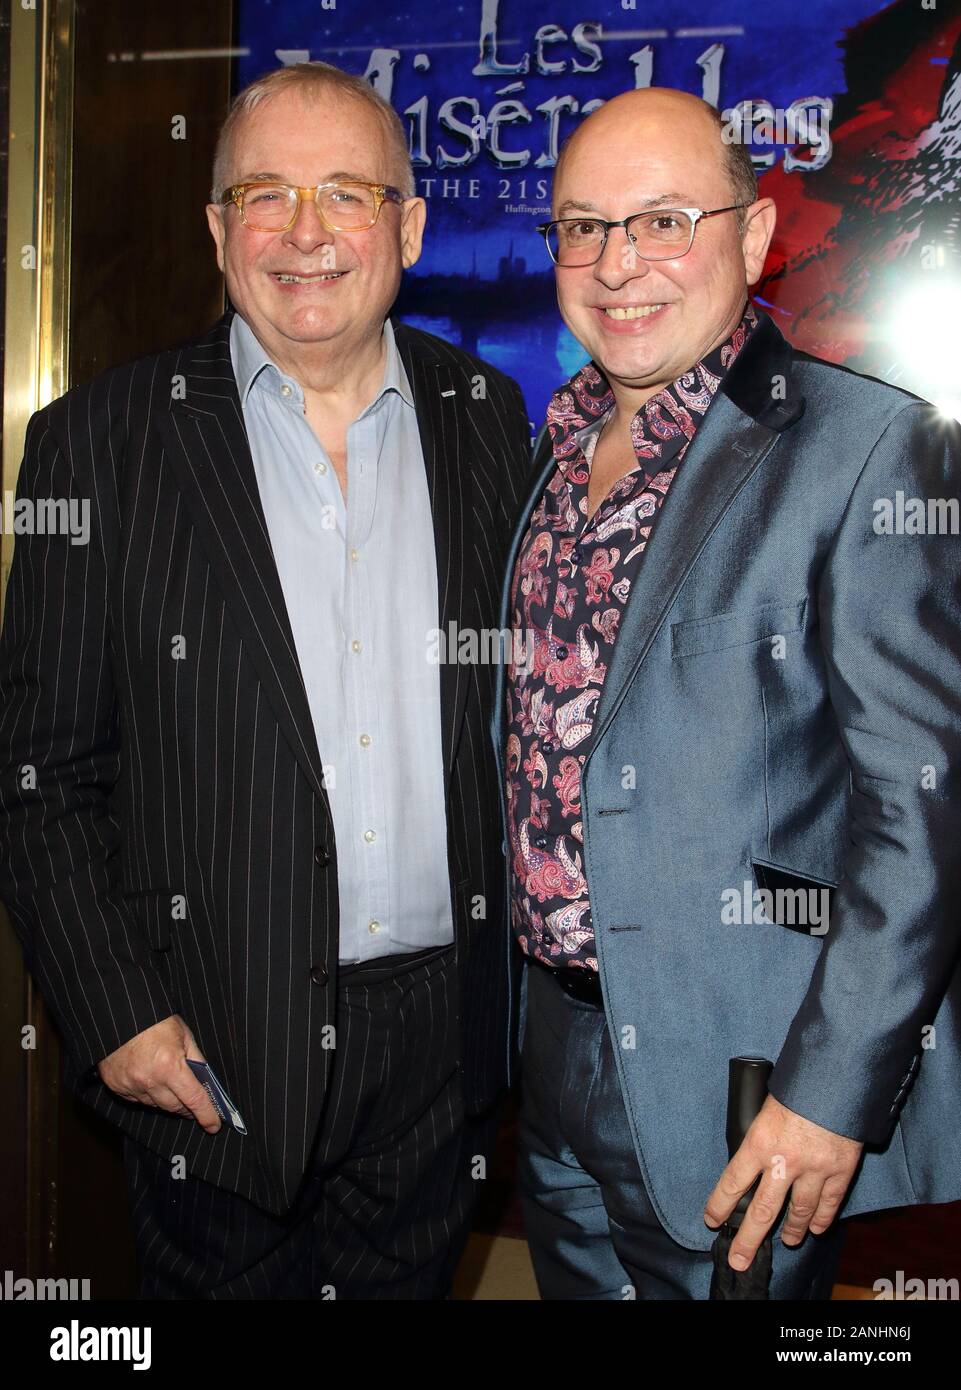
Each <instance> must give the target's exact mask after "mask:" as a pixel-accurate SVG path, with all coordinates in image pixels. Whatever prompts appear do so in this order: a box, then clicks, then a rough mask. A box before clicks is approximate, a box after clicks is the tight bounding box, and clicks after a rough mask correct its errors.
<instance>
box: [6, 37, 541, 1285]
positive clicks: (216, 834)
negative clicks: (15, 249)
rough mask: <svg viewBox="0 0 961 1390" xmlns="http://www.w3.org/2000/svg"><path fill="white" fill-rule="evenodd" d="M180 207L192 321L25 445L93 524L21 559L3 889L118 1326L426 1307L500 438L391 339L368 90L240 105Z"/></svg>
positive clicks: (354, 87)
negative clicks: (103, 1153)
mask: <svg viewBox="0 0 961 1390" xmlns="http://www.w3.org/2000/svg"><path fill="white" fill-rule="evenodd" d="M206 213H207V219H208V223H209V227H210V231H211V233H212V236H213V239H214V243H215V246H216V252H217V257H218V261H219V264H220V267H221V269H222V270H223V271H224V273H225V276H226V287H227V293H228V296H229V300H230V306H231V307H230V309H229V310H228V312H227V313H226V314H225V315H224V317H223V318H222V319H221V320H220V322H219V323H218V324H216V325H215V327H214V328H213V330H212V331H210V332H209V333H207V334H206V335H205V336H204V337H203V338H201V339H199V340H198V341H196V342H194V343H191V344H189V345H188V346H187V347H185V348H183V349H177V350H174V351H171V352H167V353H163V354H160V355H159V356H157V357H153V358H149V359H145V360H143V361H140V362H137V363H134V364H132V365H131V366H129V367H124V368H119V369H117V370H115V371H113V372H110V373H108V374H106V376H104V377H100V378H98V379H97V380H96V381H94V382H92V383H90V384H89V385H87V386H82V387H78V388H77V389H76V390H74V391H71V392H70V393H69V394H68V395H67V396H66V397H64V398H63V400H61V401H57V402H54V403H53V404H52V405H51V406H50V407H48V408H47V409H46V410H44V411H42V412H40V413H39V414H38V415H37V416H35V417H34V419H33V420H32V421H31V426H30V430H29V432H28V437H27V447H26V457H25V460H24V467H23V472H22V475H21V488H22V489H24V490H26V491H27V492H31V491H33V492H36V493H39V494H44V495H45V494H48V493H49V492H50V491H53V492H54V493H55V494H58V493H62V495H64V496H65V497H67V496H69V497H71V498H72V497H74V496H75V495H77V492H78V490H79V492H80V495H82V496H85V497H90V498H92V499H93V506H92V507H91V511H92V513H93V515H94V517H96V518H97V526H96V528H95V530H96V535H95V536H93V537H92V540H91V544H90V545H89V546H88V547H83V548H78V547H71V546H70V545H69V544H66V545H60V544H58V542H57V540H56V538H54V539H51V538H50V537H44V536H30V537H22V538H18V543H17V548H16V554H15V556H14V561H13V573H12V576H11V582H10V588H9V591H8V597H7V604H6V612H5V624H4V630H3V645H2V650H0V691H2V698H0V708H2V711H3V712H4V713H2V714H0V720H2V732H0V808H2V821H3V837H2V838H3V843H4V844H5V845H6V846H7V847H8V849H7V851H6V852H5V853H4V854H3V855H2V857H0V890H2V892H3V896H4V898H5V900H6V902H7V905H8V907H9V909H10V913H11V916H12V918H13V919H14V921H15V923H16V924H17V927H18V929H19V930H20V932H21V935H22V937H23V940H24V943H25V946H26V947H27V950H28V954H29V958H30V962H31V965H32V966H33V968H34V970H35V972H36V974H37V977H38V979H39V980H40V982H41V984H42V986H43V987H44V990H45V993H46V995H47V997H48V999H49V1001H50V1003H51V1005H52V1007H53V1009H54V1011H55V1013H56V1015H57V1018H58V1020H59V1023H60V1026H61V1029H62V1031H63V1035H64V1042H65V1048H66V1052H67V1054H68V1055H69V1058H70V1063H71V1067H72V1068H73V1075H74V1077H75V1078H76V1080H77V1084H78V1086H82V1087H83V1088H84V1089H83V1094H84V1095H85V1098H86V1099H87V1100H89V1102H90V1103H91V1104H92V1105H93V1106H94V1107H95V1108H96V1109H97V1110H98V1111H99V1112H100V1113H101V1114H103V1115H104V1116H106V1117H107V1118H108V1119H110V1120H112V1121H113V1122H114V1123H116V1124H117V1125H118V1126H119V1127H120V1128H121V1129H122V1130H123V1132H124V1135H125V1158H126V1163H127V1168H128V1174H129V1188H130V1199H131V1209H132V1213H133V1222H134V1229H135V1234H136V1241H137V1250H138V1254H139V1258H140V1263H141V1267H142V1272H143V1293H144V1294H145V1295H146V1296H148V1297H191V1298H218V1299H232V1298H274V1297H276V1298H295V1297H302V1298H311V1297H314V1298H324V1299H332V1300H333V1299H336V1300H338V1301H340V1300H343V1299H351V1298H437V1297H442V1296H443V1295H444V1293H445V1292H446V1290H447V1288H448V1286H449V1283H450V1278H451V1273H452V1268H453V1265H454V1264H455V1262H456V1259H457V1256H458V1253H459V1251H460V1249H461V1248H462V1246H463V1243H464V1241H465V1239H466V1234H467V1229H468V1218H469V1214H470V1210H471V1207H472V1203H473V1200H474V1198H475V1196H476V1194H477V1193H478V1192H479V1191H480V1190H481V1189H482V1186H483V1184H482V1183H481V1182H479V1181H478V1178H479V1177H480V1176H481V1175H482V1168H483V1164H484V1162H485V1161H486V1153H487V1149H488V1146H489V1144H490V1141H491V1136H492V1125H493V1118H494V1107H495V1103H496V1100H497V1097H498V1095H499V1093H500V1092H501V1090H502V1089H503V1087H504V1084H505V1080H506V1075H507V1066H508V1047H509V1040H510V1030H509V1023H508V1019H509V999H510V989H511V978H510V961H509V959H508V957H507V955H506V953H505V950H504V930H505V921H506V915H505V914H506V903H505V890H504V872H503V853H502V831H501V828H500V826H499V824H498V810H497V797H498V792H497V777H496V772H495V767H494V757H493V754H492V752H491V749H490V745H489V743H488V734H489V725H490V718H491V712H492V706H493V685H494V671H493V667H492V666H484V667H482V666H478V667H476V668H475V667H474V666H472V665H469V664H467V663H466V662H460V661H459V660H458V657H459V655H460V652H461V648H460V646H459V645H458V644H454V646H455V648H456V649H455V650H451V651H449V652H447V651H445V650H444V649H443V648H439V647H438V643H437V640H436V637H437V634H438V632H440V633H442V634H444V635H446V634H448V633H449V632H450V631H451V630H452V629H454V630H460V631H464V630H467V631H476V630H477V629H484V630H487V631H492V630H493V629H494V624H495V619H496V612H497V601H498V597H499V595H498V590H497V583H498V579H497V576H498V573H499V571H500V569H501V567H502V566H503V564H504V560H505V556H506V548H507V541H508V538H509V535H510V528H511V526H512V524H513V520H514V517H515V514H516V510H517V506H518V503H519V498H520V489H521V483H522V479H523V478H524V477H525V476H526V471H527V468H528V466H529V448H530V434H529V426H528V421H527V413H526V410H525V407H524V403H523V399H522V397H521V394H520V390H519V388H518V387H517V385H516V383H515V382H513V381H511V380H510V379H508V378H507V377H505V376H503V375H502V374H501V373H499V372H498V371H496V370H495V369H493V368H491V367H489V366H487V365H486V364H485V363H483V362H481V361H479V360H478V359H477V358H475V357H473V356H471V355H470V354H468V353H466V352H463V351H461V350H460V349H458V348H455V347H452V346H450V345H448V344H447V343H445V342H442V341H441V340H439V339H437V338H435V337H432V336H430V335H428V334H426V333H421V332H418V331H416V330H414V329H411V328H407V327H406V326H405V325H403V324H401V323H399V322H395V321H392V319H391V317H390V310H391V306H392V304H393V302H394V299H395V296H396V294H397V290H398V287H399V282H400V278H401V273H402V271H403V269H404V268H406V267H409V266H412V265H413V264H414V263H415V261H416V260H417V258H418V256H419V254H420V246H421V238H422V235H423V230H424V222H425V213H426V205H425V203H424V200H423V199H422V198H420V197H418V196H416V189H415V184H414V179H413V173H412V169H411V164H410V159H409V155H408V151H407V142H406V136H405V133H404V130H403V126H402V125H401V122H400V120H399V118H398V117H397V115H396V114H395V113H394V111H393V110H392V108H391V107H390V106H389V105H388V104H387V103H386V102H385V101H383V100H382V99H381V98H380V97H379V96H378V95H376V94H375V93H374V91H373V90H372V88H371V87H370V86H369V85H368V84H367V83H366V82H365V81H364V80H362V79H360V78H357V77H349V76H348V75H347V74H345V73H342V72H340V71H338V70H337V69H336V68H332V67H330V66H328V65H327V64H324V63H310V64H297V65H294V66H292V67H289V68H285V69H281V70H278V71H277V72H275V73H271V74H268V75H267V77H265V78H263V79H261V80H260V81H258V82H256V83H254V84H253V85H252V86H251V87H249V88H248V89H246V91H244V92H242V93H241V94H240V96H239V97H238V98H237V100H236V101H235V103H234V105H233V107H232V108H231V111H230V114H229V115H228V118H227V120H226V122H225V125H224V127H223V130H222V132H221V136H220V140H219V143H218V147H217V153H216V159H215V167H214V176H213V187H212V190H211V196H210V202H209V204H208V206H207V209H206ZM173 278H174V277H173V275H172V280H173ZM171 289H172V292H174V286H173V284H172V286H171ZM478 518H483V524H478ZM472 650H473V651H475V652H476V651H477V650H478V644H477V643H476V642H475V643H474V644H473V647H472ZM64 674H66V675H68V677H69V679H68V680H67V681H66V682H65V681H64V679H63V677H64ZM67 687H69V689H68V688H67ZM25 763H30V764H31V765H35V766H38V767H40V768H41V769H42V770H41V773H40V775H39V777H38V779H37V781H36V782H35V783H34V784H33V785H32V786H31V787H29V788H27V789H24V786H23V783H22V778H21V776H20V770H21V768H22V766H23V765H24V764H25ZM10 847H12V848H10ZM203 1063H206V1064H207V1066H209V1068H210V1069H211V1072H212V1076H211V1075H207V1074H203V1073H202V1074H201V1075H198V1074H196V1073H195V1071H194V1067H193V1066H192V1065H190V1064H195V1065H200V1064H203ZM218 1085H219V1087H220V1088H222V1089H223V1091H224V1092H225V1093H226V1097H224V1096H223V1095H220V1094H219V1092H218V1089H217V1088H218ZM208 1088H209V1089H208ZM215 1095H216V1096H217V1098H218V1106H217V1108H215V1105H214V1096H215Z"/></svg>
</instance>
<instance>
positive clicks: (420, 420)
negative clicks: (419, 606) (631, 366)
mask: <svg viewBox="0 0 961 1390" xmlns="http://www.w3.org/2000/svg"><path fill="white" fill-rule="evenodd" d="M392 323H393V325H394V337H395V341H396V343H397V350H398V352H399V353H400V357H401V361H402V362H403V364H404V370H405V371H406V373H407V379H408V381H409V382H410V388H411V391H412V392H413V395H414V405H415V408H416V411H417V425H418V429H419V431H420V441H421V449H422V451H423V455H424V467H425V469H426V473H427V489H428V492H429V494H430V507H431V515H432V517H433V522H434V549H435V553H436V557H437V599H438V605H437V612H438V625H439V627H440V631H441V633H442V651H443V650H444V647H445V646H446V660H444V661H442V662H441V665H440V712H441V734H442V741H443V752H444V773H445V786H447V785H449V782H450V777H451V773H452V770H453V766H454V756H455V754H456V751H457V743H458V739H459V736H460V729H461V724H462V723H463V718H464V709H465V706H466V702H467V690H468V686H469V684H470V664H469V663H467V662H460V661H458V660H457V659H456V654H457V633H458V632H463V631H464V630H473V631H476V630H477V624H478V621H479V615H478V610H477V604H476V593H475V586H474V584H473V582H472V575H471V574H470V573H469V572H468V565H469V563H470V561H471V557H472V556H473V553H474V551H473V545H472V543H471V541H470V535H469V531H468V527H469V524H470V517H471V516H472V515H473V509H474V508H473V494H472V489H473V479H472V474H471V469H470V459H469V456H468V453H467V451H466V449H465V442H466V441H468V440H469V439H470V437H471V434H470V430H471V426H470V421H469V419H468V418H467V411H466V403H465V401H464V400H463V398H462V393H463V391H464V390H465V386H464V382H463V378H462V377H460V376H458V377H457V378H456V379H455V377H454V374H453V372H452V370H451V367H450V365H449V364H448V363H446V362H444V360H443V359H442V357H441V356H440V355H439V354H438V353H437V352H436V351H435V350H434V349H433V348H432V347H431V346H430V344H429V342H427V341H425V339H424V338H423V337H422V336H421V335H419V334H417V333H415V332H413V331H412V330H411V329H409V328H407V327H406V326H405V325H404V324H402V323H399V322H397V321H396V320H392ZM412 563H417V560H416V557H412ZM452 635H453V641H451V640H450V639H451V636H452ZM478 637H479V634H478Z"/></svg>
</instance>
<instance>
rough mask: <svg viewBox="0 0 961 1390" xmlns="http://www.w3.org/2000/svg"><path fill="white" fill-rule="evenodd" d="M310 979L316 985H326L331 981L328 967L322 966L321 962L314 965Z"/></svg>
mask: <svg viewBox="0 0 961 1390" xmlns="http://www.w3.org/2000/svg"><path fill="white" fill-rule="evenodd" d="M310 978H311V980H313V982H314V984H315V985H325V984H326V983H327V981H328V980H329V979H330V976H329V974H328V973H327V967H326V966H325V965H321V964H320V963H319V962H318V964H317V965H312V966H311V967H310Z"/></svg>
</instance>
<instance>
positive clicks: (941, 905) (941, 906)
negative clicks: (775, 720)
mask: <svg viewBox="0 0 961 1390" xmlns="http://www.w3.org/2000/svg"><path fill="white" fill-rule="evenodd" d="M898 492H901V493H902V494H903V496H904V498H905V499H911V498H917V499H921V502H922V503H923V507H924V510H925V513H929V512H930V511H931V508H929V505H928V504H929V500H931V499H934V500H935V502H937V499H946V500H949V499H957V498H958V497H959V495H961V446H959V430H958V427H957V425H956V423H955V422H954V421H947V420H946V419H945V418H944V417H943V416H941V415H940V414H939V413H938V412H937V411H936V410H935V409H934V407H931V406H927V405H924V404H922V403H915V404H912V405H910V406H907V407H906V408H905V409H904V410H902V411H901V412H900V413H899V414H898V415H897V416H896V417H895V419H894V420H893V421H892V422H891V423H890V424H889V425H888V427H887V428H886V429H885V431H884V433H883V434H882V435H881V437H880V439H879V440H878V441H877V443H876V444H875V446H874V448H873V450H872V451H871V453H870V455H869V457H868V459H867V462H866V463H865V465H864V467H863V469H862V470H861V473H860V475H859V478H858V481H857V483H856V485H855V487H854V490H853V492H852V494H851V497H850V499H849V502H848V505H847V508H846V511H845V514H844V517H843V520H842V523H841V526H840V528H839V531H838V533H837V535H836V537H835V540H834V542H833V545H832V547H831V550H830V553H829V555H828V557H827V561H826V564H825V567H824V571H823V574H822V578H821V582H820V586H819V599H818V607H819V614H820V621H821V640H822V646H823V652H824V659H825V664H826V668H827V680H828V693H829V698H830V702H831V705H832V707H833V710H834V714H835V716H836V719H837V724H838V729H839V733H840V737H841V739H842V741H843V744H844V748H845V750H846V753H847V757H848V761H849V766H850V777H851V801H850V815H849V824H848V837H847V847H846V855H845V860H844V869H843V874H842V877H841V880H840V882H839V884H838V886H837V889H836V890H835V898H834V903H833V905H832V912H831V919H830V923H829V928H828V931H827V934H826V936H825V938H824V943H823V946H822V948H821V952H820V955H819V958H818V962H817V965H816V967H815V970H814V973H813V976H812V979H811V983H810V987H809V989H808V991H807V993H806V995H805V997H804V1000H803V1001H802V1004H801V1007H800V1008H799V1010H798V1012H797V1014H796V1015H795V1017H794V1019H793V1021H792V1024H791V1027H790V1029H789V1031H788V1034H787V1037H786V1039H785V1043H784V1047H783V1048H782V1050H781V1053H780V1056H779V1058H778V1061H777V1065H776V1066H775V1068H774V1072H773V1074H772V1077H771V1083H770V1088H769V1089H770V1090H771V1093H772V1094H773V1095H774V1096H775V1097H776V1098H777V1099H778V1100H780V1101H781V1102H782V1103H783V1104H784V1105H786V1106H788V1107H789V1108H790V1109H791V1110H794V1111H796V1112H797V1113H799V1114H801V1115H803V1116H805V1117H806V1118H807V1119H810V1120H812V1121H814V1122H815V1123H817V1124H820V1125H823V1126H824V1127H825V1128H827V1129H830V1130H834V1131H835V1132H836V1133H839V1134H845V1135H848V1136H849V1137H851V1138H854V1139H860V1140H862V1141H864V1142H866V1143H870V1144H884V1143H885V1142H886V1141H887V1139H888V1138H889V1137H890V1132H891V1128H892V1126H893V1124H894V1122H895V1120H896V1119H897V1115H898V1112H899V1109H900V1105H901V1104H902V1103H903V1099H904V1096H905V1094H906V1090H907V1089H908V1087H909V1084H910V1081H911V1078H912V1076H913V1073H914V1070H915V1069H916V1067H917V1065H918V1064H919V1063H920V1065H921V1066H922V1067H923V1065H924V1062H923V1048H922V1042H923V1034H922V1029H923V1028H924V1027H925V1025H929V1024H932V1023H933V1022H934V1018H935V1015H936V1013H937V1010H938V1007H939V1004H940V1002H941V1000H942V997H943V995H944V993H945V990H946V989H947V986H948V983H949V981H950V978H951V975H952V972H953V970H954V968H955V966H956V964H957V960H958V954H959V945H961V936H959V932H958V915H957V914H958V903H959V901H961V854H959V845H961V786H959V779H961V564H959V543H958V538H957V533H956V529H955V533H954V534H950V533H949V534H938V533H937V532H935V533H932V531H931V530H930V529H927V519H928V518H927V517H926V518H925V521H926V529H925V531H924V532H923V533H919V534H888V530H889V529H890V527H889V526H888V525H887V524H886V520H885V513H886V511H887V506H886V500H889V501H890V503H891V504H892V505H893V504H894V502H895V499H896V494H897V493H898ZM954 505H955V507H957V502H955V503H954ZM942 516H946V517H947V518H948V520H949V522H950V501H948V507H947V508H946V509H945V510H944V512H943V513H942ZM932 519H934V520H937V517H936V516H935V517H934V518H932ZM953 524H954V526H955V528H956V527H957V518H956V517H955V520H954V523H953ZM903 529H905V530H907V529H909V528H908V527H907V526H905V527H904V528H903ZM938 529H939V530H940V531H941V532H944V530H945V526H944V524H943V522H942V524H941V525H940V526H939V528H938Z"/></svg>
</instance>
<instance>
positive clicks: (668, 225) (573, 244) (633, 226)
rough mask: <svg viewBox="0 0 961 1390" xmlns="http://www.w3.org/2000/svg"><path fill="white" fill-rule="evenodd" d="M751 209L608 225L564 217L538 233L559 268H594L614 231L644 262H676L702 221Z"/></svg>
mask: <svg viewBox="0 0 961 1390" xmlns="http://www.w3.org/2000/svg"><path fill="white" fill-rule="evenodd" d="M748 206H750V205H749V204H748V203H732V204H731V205H730V207H726V208H711V209H710V210H708V211H705V210H704V208H654V209H652V210H651V211H650V212H635V213H632V214H631V216H630V217H623V218H622V219H621V220H620V222H607V221H605V220H604V218H603V217H562V218H560V219H559V220H558V221H556V222H542V223H541V224H540V225H539V226H538V228H537V230H538V231H539V232H540V233H541V235H542V236H543V238H544V240H545V242H546V243H547V249H548V251H549V252H550V257H551V260H552V261H553V262H554V264H555V265H559V266H584V265H593V264H594V262H595V261H599V260H600V259H601V256H602V255H603V253H604V247H605V246H606V245H607V235H608V232H610V230H611V228H612V227H623V228H624V230H625V232H626V233H627V237H628V241H629V242H630V246H631V250H632V251H633V252H634V254H635V255H637V256H640V258H641V260H642V261H673V260H675V259H676V258H677V257H678V256H686V255H687V253H688V251H690V249H691V247H692V246H693V244H694V233H695V231H696V229H697V224H698V222H700V220H701V219H702V218H703V217H716V216H717V215H718V213H720V212H735V211H736V210H737V209H738V208H745V207H748Z"/></svg>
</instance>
